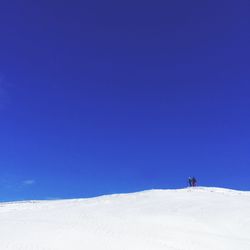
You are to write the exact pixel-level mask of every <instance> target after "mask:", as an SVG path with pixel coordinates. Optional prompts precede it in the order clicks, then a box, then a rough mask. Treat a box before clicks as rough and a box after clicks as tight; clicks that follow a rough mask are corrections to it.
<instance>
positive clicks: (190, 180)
mask: <svg viewBox="0 0 250 250" xmlns="http://www.w3.org/2000/svg"><path fill="white" fill-rule="evenodd" d="M188 185H189V187H195V186H196V185H197V180H196V179H195V177H188Z"/></svg>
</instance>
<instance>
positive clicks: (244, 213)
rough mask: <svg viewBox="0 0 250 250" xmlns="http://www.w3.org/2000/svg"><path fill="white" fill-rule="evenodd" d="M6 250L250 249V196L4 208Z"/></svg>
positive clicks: (201, 191)
mask: <svg viewBox="0 0 250 250" xmlns="http://www.w3.org/2000/svg"><path fill="white" fill-rule="evenodd" d="M0 249H3V250H82V249H86V250H238V249H240V250H249V249H250V192H243V191H235V190H229V189H221V188H206V187H203V188H200V187H197V188H186V189H179V190H149V191H143V192H138V193H131V194H117V195H107V196H101V197H97V198H91V199H74V200H58V201H27V202H14V203H0Z"/></svg>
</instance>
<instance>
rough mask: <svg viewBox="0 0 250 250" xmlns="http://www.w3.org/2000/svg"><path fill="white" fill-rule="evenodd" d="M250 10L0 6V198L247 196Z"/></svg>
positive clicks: (197, 4) (134, 4)
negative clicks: (149, 193)
mask: <svg viewBox="0 0 250 250" xmlns="http://www.w3.org/2000/svg"><path fill="white" fill-rule="evenodd" d="M249 10H250V7H249V2H248V1H247V0H245V1H244V0H243V1H237V2H236V1H230V0H229V1H226V2H225V1H188V2H187V1H184V0H179V1H148V2H145V1H144V2H143V3H142V2H141V1H126V2H121V1H89V2H86V1H53V0H52V1H46V0H45V1H3V2H2V3H1V8H0V31H1V39H0V139H1V140H0V200H20V199H50V198H52V199H53V198H72V197H90V196H95V195H100V194H109V193H118V192H132V191H137V190H143V189H150V188H181V187H185V186H186V178H187V177H188V176H189V175H195V176H196V177H197V179H198V182H199V184H200V185H206V186H221V187H229V188H235V189H243V190H250V181H249V176H250V168H249V164H250V156H249V155H250V151H249V149H250V132H249V127H250V111H249V107H250V98H249V97H250V74H249V56H250V45H249V44H250V43H249V37H250V34H249V24H250V20H249Z"/></svg>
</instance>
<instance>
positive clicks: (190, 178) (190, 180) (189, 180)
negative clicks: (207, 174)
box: [188, 177, 192, 187]
mask: <svg viewBox="0 0 250 250" xmlns="http://www.w3.org/2000/svg"><path fill="white" fill-rule="evenodd" d="M188 185H189V187H192V177H188Z"/></svg>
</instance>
